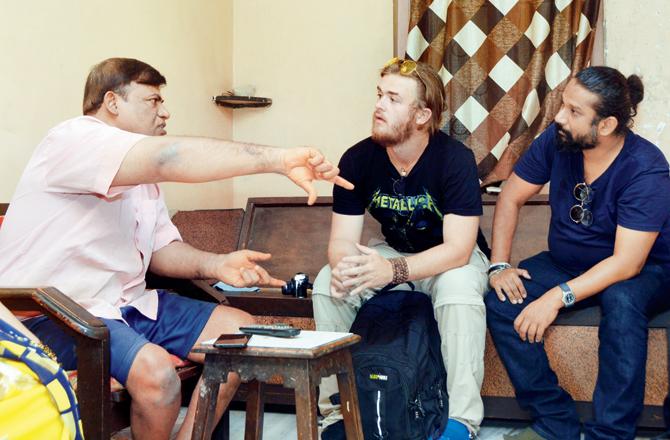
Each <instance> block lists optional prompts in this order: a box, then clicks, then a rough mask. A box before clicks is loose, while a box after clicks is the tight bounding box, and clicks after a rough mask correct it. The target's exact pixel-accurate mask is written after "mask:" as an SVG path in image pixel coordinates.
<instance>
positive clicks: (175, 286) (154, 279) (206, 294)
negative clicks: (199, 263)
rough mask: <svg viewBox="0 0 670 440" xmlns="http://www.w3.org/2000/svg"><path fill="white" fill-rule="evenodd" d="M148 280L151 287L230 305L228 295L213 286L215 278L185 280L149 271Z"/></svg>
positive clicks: (148, 285)
mask: <svg viewBox="0 0 670 440" xmlns="http://www.w3.org/2000/svg"><path fill="white" fill-rule="evenodd" d="M146 281H147V288H149V289H166V290H171V291H173V292H176V293H178V294H180V295H182V296H186V297H188V298H193V299H198V300H200V301H209V302H216V303H219V304H224V305H229V302H228V299H227V298H226V295H225V294H224V293H223V292H220V291H218V290H216V289H215V288H213V287H212V286H211V283H214V282H215V281H214V280H184V279H179V278H170V277H164V276H160V275H156V274H154V273H151V272H147V276H146Z"/></svg>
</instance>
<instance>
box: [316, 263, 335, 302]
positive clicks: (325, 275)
mask: <svg viewBox="0 0 670 440" xmlns="http://www.w3.org/2000/svg"><path fill="white" fill-rule="evenodd" d="M330 277H331V273H330V266H329V265H328V264H326V265H325V266H323V267H322V268H321V270H320V271H319V273H318V274H317V276H316V278H315V279H314V283H312V295H327V296H330Z"/></svg>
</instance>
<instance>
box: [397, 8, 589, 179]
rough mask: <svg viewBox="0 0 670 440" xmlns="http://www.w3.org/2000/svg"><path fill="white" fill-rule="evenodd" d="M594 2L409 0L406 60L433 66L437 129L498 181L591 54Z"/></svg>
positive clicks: (483, 175)
mask: <svg viewBox="0 0 670 440" xmlns="http://www.w3.org/2000/svg"><path fill="white" fill-rule="evenodd" d="M599 6H600V0H412V2H411V7H410V22H409V35H408V37H407V55H406V56H407V57H408V58H411V59H414V60H420V61H423V62H426V63H428V64H430V65H432V66H433V67H434V68H436V69H437V70H438V71H439V73H440V76H441V77H442V80H443V81H444V83H445V88H446V91H447V126H446V127H445V129H444V130H445V131H447V132H448V133H449V134H450V135H452V136H454V137H455V138H457V139H458V140H460V141H461V142H463V143H464V144H466V145H468V146H469V147H470V148H471V149H472V150H473V151H474V153H475V156H476V158H477V163H478V164H479V175H480V178H481V179H482V182H483V184H486V183H490V182H495V181H499V180H504V179H506V178H507V177H508V176H509V175H510V173H511V171H512V167H513V165H514V163H515V162H516V160H517V159H518V158H519V156H520V155H521V154H522V153H523V152H524V151H525V150H526V149H527V148H528V146H529V145H530V143H531V142H532V140H533V139H534V138H535V137H536V136H537V135H538V134H539V133H540V132H541V131H542V130H544V129H545V128H546V127H547V126H548V125H549V124H550V123H551V121H552V120H553V118H554V115H555V114H556V112H557V111H558V109H559V107H560V104H561V92H562V90H563V88H564V87H565V85H566V83H567V80H568V79H569V78H570V76H571V75H572V74H574V73H576V72H578V71H580V70H581V69H583V68H584V67H586V66H587V65H588V63H589V60H590V58H591V52H592V49H593V41H594V36H595V32H593V29H594V28H595V25H596V20H597V18H598V10H599Z"/></svg>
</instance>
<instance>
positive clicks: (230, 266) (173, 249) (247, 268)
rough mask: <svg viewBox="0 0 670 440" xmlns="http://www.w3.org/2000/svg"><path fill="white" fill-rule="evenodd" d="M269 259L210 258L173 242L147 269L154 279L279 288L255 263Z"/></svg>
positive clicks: (250, 255) (249, 255) (245, 255)
mask: <svg viewBox="0 0 670 440" xmlns="http://www.w3.org/2000/svg"><path fill="white" fill-rule="evenodd" d="M269 259H270V254H266V253H262V252H255V251H250V250H246V249H245V250H240V251H235V252H231V253H229V254H214V253H211V252H205V251H201V250H198V249H196V248H194V247H193V246H191V245H188V244H186V243H183V242H181V241H173V242H172V243H170V244H168V245H167V246H164V247H162V248H161V249H159V250H157V251H156V252H154V253H153V254H152V256H151V264H150V268H151V270H152V272H154V273H156V274H157V275H163V276H169V277H173V278H187V279H206V278H215V279H218V280H221V281H223V282H225V283H227V284H230V285H231V286H235V287H245V286H255V285H265V286H275V287H280V286H283V285H284V282H283V281H281V280H278V279H276V278H272V277H271V276H270V275H269V274H268V273H267V271H266V270H265V269H263V268H262V267H261V266H260V265H259V264H258V263H259V262H262V261H267V260H269Z"/></svg>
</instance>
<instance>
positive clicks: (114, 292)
mask: <svg viewBox="0 0 670 440" xmlns="http://www.w3.org/2000/svg"><path fill="white" fill-rule="evenodd" d="M143 137H144V136H143V135H139V134H136V133H130V132H126V131H123V130H120V129H118V128H115V127H111V126H109V125H107V124H105V123H103V122H102V121H100V120H98V119H96V118H93V117H90V116H81V117H78V118H74V119H71V120H69V121H65V122H63V123H62V124H60V125H58V126H56V127H54V128H53V129H51V130H50V131H49V133H48V134H47V136H46V137H45V138H44V140H42V142H41V143H40V144H39V145H38V146H37V149H36V150H35V152H34V154H33V156H32V158H31V159H30V162H29V163H28V166H27V167H26V169H25V171H24V173H23V176H22V177H21V180H20V181H19V184H18V187H17V189H16V193H15V194H14V198H13V199H12V201H11V203H10V206H9V210H8V212H7V215H6V217H5V220H4V223H3V224H2V228H0V286H5V287H25V286H54V287H56V288H58V289H59V290H61V291H62V292H63V293H65V294H66V295H68V296H69V297H71V298H72V299H74V300H75V301H77V302H78V303H79V304H81V305H82V306H83V307H85V308H86V309H88V310H89V311H90V312H91V313H92V314H94V315H96V316H100V317H103V318H116V319H120V318H121V312H120V310H119V308H120V307H122V306H128V305H130V306H133V307H135V308H136V309H137V310H139V311H140V312H141V313H142V314H144V315H146V316H148V317H149V318H152V319H156V313H157V310H158V297H157V295H156V291H153V290H151V291H147V290H146V288H145V287H146V286H145V282H144V276H145V274H146V271H147V268H148V267H149V261H150V259H151V255H152V253H153V252H155V251H157V250H159V249H160V248H162V247H163V246H166V245H167V244H169V243H171V242H172V241H175V240H181V237H180V235H179V232H178V231H177V228H175V226H174V225H173V224H172V222H171V221H170V218H169V216H168V213H167V208H166V207H165V202H164V201H163V197H162V195H161V191H160V189H159V188H158V186H157V185H154V184H146V185H137V186H128V187H111V186H110V185H111V183H112V180H113V179H114V176H115V175H116V173H117V171H118V170H119V167H120V166H121V162H122V161H123V158H124V157H125V155H126V153H127V152H128V151H129V150H130V149H131V148H132V147H133V146H134V145H135V144H136V143H137V142H138V141H139V140H140V139H142V138H143Z"/></svg>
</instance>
